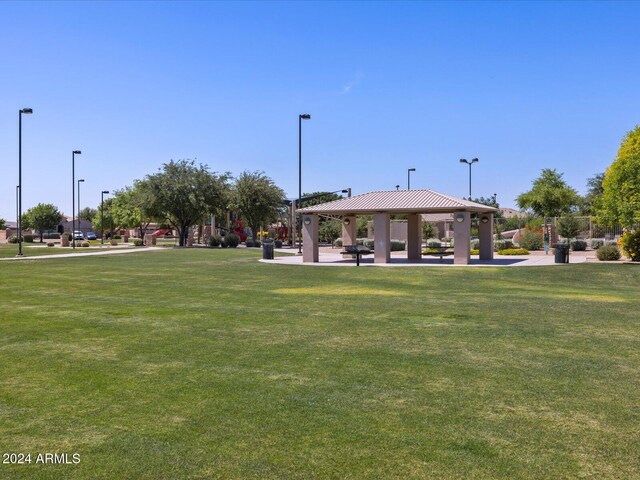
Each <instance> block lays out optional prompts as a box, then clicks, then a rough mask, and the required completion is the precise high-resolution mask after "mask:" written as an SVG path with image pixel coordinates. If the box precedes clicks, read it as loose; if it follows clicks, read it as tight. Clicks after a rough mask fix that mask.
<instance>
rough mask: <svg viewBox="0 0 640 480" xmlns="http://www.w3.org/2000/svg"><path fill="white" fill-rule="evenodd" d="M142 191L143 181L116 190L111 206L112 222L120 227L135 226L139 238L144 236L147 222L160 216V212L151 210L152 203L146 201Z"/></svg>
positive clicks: (143, 190)
mask: <svg viewBox="0 0 640 480" xmlns="http://www.w3.org/2000/svg"><path fill="white" fill-rule="evenodd" d="M144 192H145V189H144V181H136V182H134V184H133V187H125V188H123V189H122V190H116V191H115V192H114V194H115V196H114V197H113V203H112V208H111V212H112V215H113V220H114V222H115V223H116V224H117V225H118V226H119V227H122V228H137V229H138V231H139V233H140V238H143V237H144V232H145V231H146V230H147V227H148V226H149V224H150V223H151V222H152V221H153V220H154V219H156V218H157V217H159V216H161V212H157V211H153V209H152V207H153V205H152V204H150V203H148V202H147V201H146V198H145V193H144Z"/></svg>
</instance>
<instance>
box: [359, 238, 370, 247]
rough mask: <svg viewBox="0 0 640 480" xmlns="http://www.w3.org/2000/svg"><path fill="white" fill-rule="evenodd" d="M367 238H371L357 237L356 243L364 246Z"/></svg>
mask: <svg viewBox="0 0 640 480" xmlns="http://www.w3.org/2000/svg"><path fill="white" fill-rule="evenodd" d="M367 240H369V239H368V238H356V245H362V246H364V242H366V241H367Z"/></svg>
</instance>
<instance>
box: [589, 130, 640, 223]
mask: <svg viewBox="0 0 640 480" xmlns="http://www.w3.org/2000/svg"><path fill="white" fill-rule="evenodd" d="M602 189H603V194H602V203H601V205H600V208H599V209H598V217H599V220H600V221H601V222H603V223H606V224H610V225H611V224H621V225H622V226H623V227H627V228H632V227H633V226H634V224H636V223H638V222H640V126H637V127H636V128H634V129H633V130H631V131H630V132H629V133H627V135H626V136H625V137H624V139H623V140H622V145H621V146H620V149H619V150H618V156H617V158H616V159H615V161H614V162H613V163H612V164H611V165H610V166H609V168H607V171H606V172H605V176H604V181H603V182H602Z"/></svg>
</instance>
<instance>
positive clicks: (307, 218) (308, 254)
mask: <svg viewBox="0 0 640 480" xmlns="http://www.w3.org/2000/svg"><path fill="white" fill-rule="evenodd" d="M318 260H319V256H318V215H309V214H306V215H303V216H302V261H303V262H304V263H317V262H318Z"/></svg>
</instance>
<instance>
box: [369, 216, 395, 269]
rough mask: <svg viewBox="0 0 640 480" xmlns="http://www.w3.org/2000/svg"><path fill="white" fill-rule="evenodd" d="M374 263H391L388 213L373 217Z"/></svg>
mask: <svg viewBox="0 0 640 480" xmlns="http://www.w3.org/2000/svg"><path fill="white" fill-rule="evenodd" d="M373 243H374V254H373V256H374V262H375V263H391V226H390V224H389V214H388V213H376V214H374V215H373Z"/></svg>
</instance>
